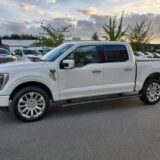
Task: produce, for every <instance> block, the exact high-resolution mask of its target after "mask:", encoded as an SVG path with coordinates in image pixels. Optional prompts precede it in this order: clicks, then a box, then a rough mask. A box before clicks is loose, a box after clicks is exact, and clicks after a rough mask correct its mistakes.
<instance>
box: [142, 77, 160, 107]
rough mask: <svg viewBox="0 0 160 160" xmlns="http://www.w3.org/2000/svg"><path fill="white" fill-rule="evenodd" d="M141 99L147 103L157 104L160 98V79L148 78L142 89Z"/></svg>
mask: <svg viewBox="0 0 160 160" xmlns="http://www.w3.org/2000/svg"><path fill="white" fill-rule="evenodd" d="M140 99H141V100H142V101H143V102H144V103H145V104H149V105H152V104H156V103H158V102H159V100H160V80H156V79H151V80H148V81H147V82H146V83H145V84H144V87H143V89H142V96H141V97H140Z"/></svg>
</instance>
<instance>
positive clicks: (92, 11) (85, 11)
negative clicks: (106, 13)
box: [77, 7, 98, 17]
mask: <svg viewBox="0 0 160 160" xmlns="http://www.w3.org/2000/svg"><path fill="white" fill-rule="evenodd" d="M77 12H79V13H81V14H82V15H84V16H87V17H90V16H91V15H95V14H97V13H98V11H97V9H96V8H94V7H89V8H88V9H77Z"/></svg>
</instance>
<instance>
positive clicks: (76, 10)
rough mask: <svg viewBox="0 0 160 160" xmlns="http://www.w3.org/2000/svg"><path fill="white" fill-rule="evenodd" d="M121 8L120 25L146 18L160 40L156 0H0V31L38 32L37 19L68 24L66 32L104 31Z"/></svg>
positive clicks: (87, 34)
mask: <svg viewBox="0 0 160 160" xmlns="http://www.w3.org/2000/svg"><path fill="white" fill-rule="evenodd" d="M123 10H124V11H125V17H124V25H125V26H127V25H128V24H129V25H134V24H135V23H136V22H140V21H141V20H143V19H145V18H147V19H149V20H151V21H152V25H153V31H154V37H155V39H154V40H153V41H154V42H160V0H3V1H2V0H1V2H0V15H1V16H0V28H1V29H0V35H9V34H12V33H31V34H38V33H41V29H40V24H41V22H44V23H50V24H52V25H53V26H54V27H59V26H67V25H69V24H71V25H72V27H71V29H70V30H71V31H70V33H69V34H70V35H71V36H74V37H75V36H79V37H82V38H88V37H91V35H92V34H93V33H94V32H98V34H99V35H100V36H102V35H104V32H103V30H102V26H103V25H104V24H105V23H107V22H108V19H109V17H110V16H119V15H120V14H121V13H122V11H123Z"/></svg>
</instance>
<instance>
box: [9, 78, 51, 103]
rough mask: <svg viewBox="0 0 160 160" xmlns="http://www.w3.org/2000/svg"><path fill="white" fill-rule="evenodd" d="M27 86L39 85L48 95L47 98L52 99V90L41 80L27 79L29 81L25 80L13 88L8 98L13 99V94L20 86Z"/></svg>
mask: <svg viewBox="0 0 160 160" xmlns="http://www.w3.org/2000/svg"><path fill="white" fill-rule="evenodd" d="M28 86H35V87H39V88H41V89H43V90H44V91H45V92H46V93H47V94H48V96H49V98H50V99H51V100H53V95H52V92H51V90H50V89H49V88H48V87H47V86H46V85H45V84H43V83H41V82H36V81H29V82H25V83H22V84H19V85H18V86H16V87H15V88H14V90H13V91H12V93H11V95H10V98H9V99H10V100H12V99H13V97H14V95H15V94H16V93H17V92H18V91H19V90H20V89H22V88H24V87H28Z"/></svg>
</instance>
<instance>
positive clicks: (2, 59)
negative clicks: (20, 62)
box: [0, 48, 17, 63]
mask: <svg viewBox="0 0 160 160" xmlns="http://www.w3.org/2000/svg"><path fill="white" fill-rule="evenodd" d="M15 60H17V58H16V57H14V56H12V55H11V54H10V52H9V51H8V50H6V49H3V48H0V63H7V62H13V61H15Z"/></svg>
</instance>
